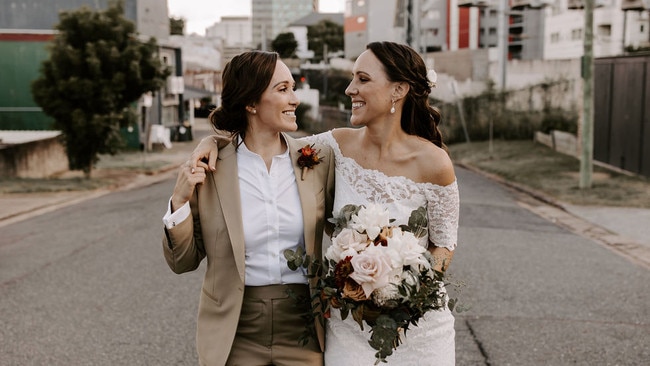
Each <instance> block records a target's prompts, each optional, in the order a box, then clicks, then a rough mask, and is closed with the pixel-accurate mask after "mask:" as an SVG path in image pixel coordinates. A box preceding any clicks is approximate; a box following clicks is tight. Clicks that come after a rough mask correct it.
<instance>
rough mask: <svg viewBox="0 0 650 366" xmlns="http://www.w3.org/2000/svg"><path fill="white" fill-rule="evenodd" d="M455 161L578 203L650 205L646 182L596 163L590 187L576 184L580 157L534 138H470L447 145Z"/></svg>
mask: <svg viewBox="0 0 650 366" xmlns="http://www.w3.org/2000/svg"><path fill="white" fill-rule="evenodd" d="M449 150H450V153H451V157H452V158H453V160H454V161H455V162H456V163H460V164H464V165H468V166H470V167H474V168H476V169H479V170H481V171H484V172H487V173H490V174H494V175H496V176H498V177H501V178H503V179H505V180H507V181H510V182H514V183H516V184H518V185H520V186H524V187H528V188H532V189H533V190H536V191H540V192H542V193H543V194H546V195H548V196H550V197H552V198H553V199H555V200H558V201H561V202H566V203H570V204H576V205H600V206H625V207H641V208H650V180H649V179H647V178H644V177H641V176H630V175H627V174H623V173H619V172H616V171H614V170H609V169H606V168H603V167H600V166H597V165H594V168H593V175H592V187H591V188H587V189H580V188H579V186H578V185H579V181H580V161H579V160H578V159H576V158H575V157H572V156H568V155H564V154H561V153H558V152H556V151H553V150H552V149H550V148H548V147H546V146H544V145H541V144H537V143H535V142H533V141H529V140H525V141H493V144H492V153H490V149H489V144H488V142H472V143H462V144H453V145H451V146H449Z"/></svg>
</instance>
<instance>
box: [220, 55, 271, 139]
mask: <svg viewBox="0 0 650 366" xmlns="http://www.w3.org/2000/svg"><path fill="white" fill-rule="evenodd" d="M277 61H278V54H277V53H276V52H266V51H249V52H244V53H241V54H239V55H237V56H235V57H233V59H232V60H230V62H228V63H227V64H226V67H225V68H224V69H223V75H222V91H221V106H220V107H219V108H217V109H215V110H213V111H212V112H211V113H210V115H209V116H208V118H209V119H210V122H211V123H212V126H213V127H214V128H215V129H216V130H221V131H228V132H230V133H232V134H233V136H234V135H239V136H241V138H242V139H243V138H244V135H245V133H246V129H247V128H248V120H247V119H246V106H250V105H252V104H255V103H256V102H258V101H259V100H260V98H261V97H262V93H264V91H265V90H266V88H267V87H268V85H269V84H270V83H271V78H272V77H273V73H274V72H275V66H276V64H277Z"/></svg>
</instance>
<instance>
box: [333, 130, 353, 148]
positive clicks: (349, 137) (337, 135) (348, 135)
mask: <svg viewBox="0 0 650 366" xmlns="http://www.w3.org/2000/svg"><path fill="white" fill-rule="evenodd" d="M332 136H333V137H334V139H335V140H336V142H337V143H338V144H339V145H342V144H346V143H349V142H351V141H353V140H354V139H356V138H358V137H359V129H358V128H350V127H342V128H335V129H333V130H332Z"/></svg>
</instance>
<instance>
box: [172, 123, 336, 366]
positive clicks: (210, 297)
mask: <svg viewBox="0 0 650 366" xmlns="http://www.w3.org/2000/svg"><path fill="white" fill-rule="evenodd" d="M283 136H284V138H285V140H286V141H287V145H288V147H289V154H290V156H291V160H292V161H293V164H294V171H295V174H296V182H297V183H298V193H299V195H300V203H301V205H302V215H303V220H304V225H305V228H304V235H305V249H306V252H307V254H309V255H314V256H316V257H318V258H320V257H321V253H322V248H321V246H322V238H323V229H324V225H325V224H326V221H327V218H329V217H331V214H332V204H333V197H334V154H333V153H332V150H331V148H329V147H328V146H318V145H317V146H315V148H316V149H321V153H320V154H319V155H320V156H322V157H324V161H322V162H321V163H320V164H317V165H316V166H314V168H313V169H309V170H308V171H306V172H305V175H304V180H301V179H300V176H301V169H300V167H299V166H298V164H297V158H298V156H299V153H298V150H299V149H300V148H302V147H304V146H305V145H306V143H305V142H301V141H297V140H295V139H293V138H291V137H290V136H288V135H286V134H283ZM240 202H241V201H240V193H239V179H238V175H237V154H236V150H235V146H234V145H233V144H228V145H227V146H225V147H224V148H223V149H221V150H220V151H219V159H218V161H217V169H216V172H214V173H208V174H207V177H206V180H205V182H204V183H203V185H202V186H199V188H198V189H197V190H196V191H195V194H194V196H193V197H192V199H191V200H190V207H191V209H192V215H191V217H189V218H188V219H186V220H184V221H183V222H180V223H178V224H177V225H176V226H174V227H173V228H171V229H169V230H167V229H165V235H163V250H164V254H165V259H166V260H167V264H168V265H169V267H170V268H171V269H172V271H174V272H175V273H179V274H180V273H184V272H188V271H193V270H195V269H196V268H198V267H199V264H200V262H201V260H203V258H204V257H207V258H208V263H207V269H206V272H205V277H204V279H203V288H202V290H201V296H200V302H199V311H198V320H197V322H198V324H197V337H196V342H197V352H198V355H199V363H200V364H201V365H209V366H214V365H224V364H225V363H226V360H227V358H228V354H229V353H230V348H231V346H232V342H233V339H234V337H235V332H236V330H237V323H238V320H239V314H240V311H241V307H242V301H243V295H244V283H245V282H244V273H245V272H244V264H245V259H244V252H245V249H244V231H243V226H242V225H243V223H242V210H241V205H240ZM313 281H315V279H314V280H313ZM313 281H312V284H311V285H312V286H310V287H312V288H313V285H314V283H313ZM316 329H317V333H318V340H319V343H320V347H321V350H324V349H325V342H324V330H323V328H322V326H321V324H320V321H316ZM296 345H298V346H299V344H298V340H296Z"/></svg>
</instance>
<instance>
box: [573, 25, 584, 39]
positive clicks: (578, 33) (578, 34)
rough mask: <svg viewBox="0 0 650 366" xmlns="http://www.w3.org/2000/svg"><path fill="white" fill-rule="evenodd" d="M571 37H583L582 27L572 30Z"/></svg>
mask: <svg viewBox="0 0 650 366" xmlns="http://www.w3.org/2000/svg"><path fill="white" fill-rule="evenodd" d="M571 39H572V40H574V41H576V40H580V39H582V28H578V29H574V30H572V31H571Z"/></svg>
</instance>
